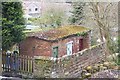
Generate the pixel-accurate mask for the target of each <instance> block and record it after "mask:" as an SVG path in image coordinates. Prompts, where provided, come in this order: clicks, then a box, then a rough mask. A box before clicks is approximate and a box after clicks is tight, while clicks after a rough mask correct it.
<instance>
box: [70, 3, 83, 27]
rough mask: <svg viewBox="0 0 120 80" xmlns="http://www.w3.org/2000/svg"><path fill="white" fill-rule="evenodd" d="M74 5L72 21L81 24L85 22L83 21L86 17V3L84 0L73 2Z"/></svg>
mask: <svg viewBox="0 0 120 80" xmlns="http://www.w3.org/2000/svg"><path fill="white" fill-rule="evenodd" d="M72 6H73V11H71V13H72V17H70V23H71V24H78V25H80V24H82V23H83V22H82V21H83V18H84V6H85V3H84V2H72Z"/></svg>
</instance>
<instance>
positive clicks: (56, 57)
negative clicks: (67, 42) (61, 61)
mask: <svg viewBox="0 0 120 80" xmlns="http://www.w3.org/2000/svg"><path fill="white" fill-rule="evenodd" d="M54 48H57V49H58V46H54V47H52V57H54V53H53V50H54ZM58 55H59V54H58V52H57V57H58ZM57 57H54V58H57Z"/></svg>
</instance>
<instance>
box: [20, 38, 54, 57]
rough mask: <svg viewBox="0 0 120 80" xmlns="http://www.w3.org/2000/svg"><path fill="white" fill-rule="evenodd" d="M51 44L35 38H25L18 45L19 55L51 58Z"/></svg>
mask: <svg viewBox="0 0 120 80" xmlns="http://www.w3.org/2000/svg"><path fill="white" fill-rule="evenodd" d="M51 45H52V44H51V43H49V42H46V41H43V40H39V39H36V38H27V39H26V40H24V41H23V42H21V43H20V45H19V47H20V48H19V49H20V54H23V55H29V56H51Z"/></svg>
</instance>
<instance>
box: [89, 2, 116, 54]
mask: <svg viewBox="0 0 120 80" xmlns="http://www.w3.org/2000/svg"><path fill="white" fill-rule="evenodd" d="M90 9H91V11H92V13H93V17H92V18H93V19H94V21H95V23H96V24H97V28H98V29H99V33H100V40H101V42H104V43H105V45H106V49H105V52H106V55H109V54H112V52H113V51H112V49H111V45H112V42H113V41H112V34H111V29H112V28H114V27H115V26H117V3H112V2H109V3H108V2H90Z"/></svg>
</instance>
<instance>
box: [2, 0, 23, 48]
mask: <svg viewBox="0 0 120 80" xmlns="http://www.w3.org/2000/svg"><path fill="white" fill-rule="evenodd" d="M2 7H3V8H2V49H3V50H8V49H10V48H11V47H12V46H13V45H14V44H16V43H19V42H20V41H21V40H23V39H24V37H25V34H24V33H23V30H24V28H25V26H23V25H24V23H25V21H24V18H23V11H22V5H21V3H20V2H2Z"/></svg>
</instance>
